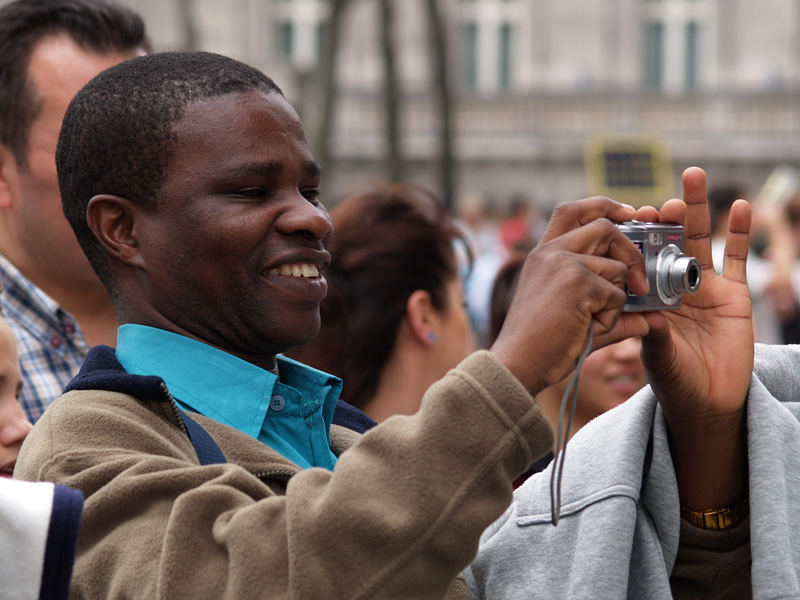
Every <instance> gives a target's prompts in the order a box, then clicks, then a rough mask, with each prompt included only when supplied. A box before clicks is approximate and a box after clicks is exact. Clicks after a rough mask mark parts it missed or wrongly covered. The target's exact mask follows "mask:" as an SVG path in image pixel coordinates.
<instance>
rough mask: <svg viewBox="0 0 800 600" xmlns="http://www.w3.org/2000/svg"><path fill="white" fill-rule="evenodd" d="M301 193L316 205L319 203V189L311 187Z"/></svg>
mask: <svg viewBox="0 0 800 600" xmlns="http://www.w3.org/2000/svg"><path fill="white" fill-rule="evenodd" d="M301 194H303V197H304V198H305V199H306V200H308V201H309V202H311V204H313V205H314V206H317V205H318V204H319V190H318V189H316V188H314V189H310V190H303V191H302V192H301Z"/></svg>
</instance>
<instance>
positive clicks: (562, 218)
mask: <svg viewBox="0 0 800 600" xmlns="http://www.w3.org/2000/svg"><path fill="white" fill-rule="evenodd" d="M57 165H58V173H59V183H60V187H61V192H62V201H63V206H64V211H65V214H66V215H67V218H68V220H69V221H70V223H71V225H72V227H73V229H74V231H75V233H76V235H77V237H78V239H79V242H80V244H81V246H82V248H83V249H84V251H85V252H86V254H87V256H88V258H89V260H90V262H91V263H92V265H93V266H94V268H95V269H96V271H97V272H98V275H99V276H100V278H101V279H102V280H103V281H104V283H105V284H106V285H107V286H108V289H109V291H110V293H111V296H112V298H113V300H114V304H115V308H116V310H117V313H118V316H119V319H120V322H121V323H122V326H121V327H120V331H119V334H118V344H117V348H116V350H113V349H111V348H108V347H97V348H95V349H93V350H92V352H91V353H90V355H89V357H88V358H87V361H86V362H85V363H84V366H83V368H82V370H81V373H80V375H78V377H76V378H75V379H74V380H73V382H72V383H71V384H70V386H69V388H68V391H67V392H66V393H65V394H64V395H62V396H61V397H60V398H59V399H58V400H56V401H55V402H54V403H53V405H52V406H51V407H50V408H49V409H48V411H47V412H46V413H45V415H44V416H43V417H42V418H41V419H40V420H39V421H38V422H37V424H36V425H35V426H34V428H33V430H32V431H31V433H30V435H29V437H28V439H27V440H26V443H25V444H24V446H23V448H22V452H21V454H20V458H19V461H18V463H17V471H16V476H18V477H21V478H24V479H32V480H50V481H55V482H59V483H63V484H66V485H70V486H73V487H75V488H77V489H79V490H81V491H83V493H84V494H85V510H84V517H83V521H82V529H81V536H80V539H79V546H78V557H77V560H76V564H75V575H74V578H73V594H74V595H76V596H80V597H85V598H97V597H123V596H124V597H127V598H138V597H141V598H170V600H174V599H180V598H192V599H194V598H197V597H198V596H205V597H222V596H223V595H224V596H225V597H228V598H253V597H255V596H259V597H265V598H273V597H279V596H280V597H289V596H291V597H297V598H300V597H302V598H328V599H330V598H348V599H349V600H352V599H354V598H379V597H404V598H441V597H445V596H446V597H449V598H456V597H460V598H464V597H466V593H467V592H466V588H465V587H464V584H463V580H460V579H459V577H458V576H459V574H460V573H461V572H462V570H463V569H464V568H466V567H467V566H468V564H469V562H470V561H471V560H472V559H473V558H474V556H475V552H476V550H477V544H478V540H479V537H480V535H481V532H482V531H483V530H484V529H485V528H486V527H488V526H489V525H490V524H491V523H492V522H493V521H494V520H495V519H496V518H497V517H499V516H500V515H501V514H502V512H503V510H505V508H506V507H507V506H508V504H509V502H510V501H511V499H512V482H513V480H514V478H515V477H516V476H517V475H519V474H520V473H522V472H523V471H524V470H525V468H527V466H528V465H529V464H530V463H531V462H532V461H533V460H535V459H536V458H538V457H539V456H541V455H543V454H544V453H545V452H547V451H548V450H549V449H550V448H551V447H552V440H553V437H552V428H551V427H550V425H549V424H548V423H547V421H546V419H545V418H544V416H543V415H542V413H541V411H540V410H539V408H538V407H537V406H536V403H535V401H534V400H533V395H535V394H536V393H537V392H538V391H540V390H541V389H543V388H544V387H547V386H549V385H552V384H553V383H555V382H556V381H558V380H560V379H562V378H563V377H564V376H566V375H567V373H569V372H570V371H571V370H572V369H573V368H574V365H575V361H576V359H577V357H578V356H579V355H580V354H581V352H582V351H583V350H584V348H585V346H586V345H587V341H588V340H589V339H593V340H594V341H593V346H594V347H599V346H601V345H604V344H607V343H612V342H614V341H617V340H620V339H623V338H626V337H630V336H639V335H645V334H647V335H646V336H645V339H644V344H643V353H644V357H645V362H646V364H647V366H648V369H649V374H650V380H651V381H652V382H653V389H654V390H655V393H656V395H657V397H658V400H659V402H660V405H661V406H662V407H663V415H664V417H665V420H664V423H665V427H666V428H667V429H668V431H669V432H670V434H671V439H670V444H671V450H672V453H673V455H674V456H675V477H674V479H673V484H674V485H675V486H676V488H677V490H678V492H677V493H676V495H675V498H674V503H673V504H671V505H670V506H666V507H663V510H664V512H665V513H666V514H667V516H669V515H671V514H672V512H675V513H677V511H678V497H679V498H680V502H681V503H683V504H685V505H687V506H689V507H691V508H693V509H695V510H701V509H703V508H707V507H709V506H732V505H734V504H736V503H739V502H740V501H741V499H742V497H743V496H744V495H745V493H746V492H745V489H746V486H745V476H744V471H745V469H744V466H745V465H744V460H745V458H744V439H745V438H744V406H743V403H744V397H745V394H746V390H747V384H748V382H749V379H750V376H749V372H750V368H751V364H752V330H751V328H750V325H749V315H750V313H749V310H750V307H749V302H748V297H747V292H746V283H745V281H744V261H745V258H746V249H747V237H748V236H747V231H748V225H749V223H748V219H749V212H748V205H747V204H746V203H740V204H736V205H735V206H734V208H733V210H732V213H731V228H730V229H731V233H730V235H729V244H728V251H727V255H726V256H727V258H726V269H725V273H724V275H722V276H719V277H716V278H714V277H713V276H712V275H708V276H707V275H706V271H707V270H708V269H710V259H709V258H708V249H707V247H706V246H707V243H708V218H707V213H704V211H705V189H704V184H703V182H704V175H703V173H702V172H701V171H699V170H690V171H688V172H687V174H686V175H685V177H684V180H685V184H686V201H687V204H686V205H684V203H683V202H681V201H673V202H671V203H668V204H667V205H665V206H664V208H663V209H662V211H661V215H660V217H659V214H658V213H657V211H655V209H643V210H641V211H639V214H638V216H639V217H640V218H642V219H645V220H651V221H652V220H657V219H659V218H661V219H662V220H664V221H666V222H678V223H681V222H684V221H686V223H687V225H688V227H689V233H690V240H691V241H690V246H691V247H690V248H689V249H690V250H692V251H696V254H697V256H698V258H699V259H700V261H701V263H702V264H703V269H704V277H707V281H704V284H703V286H702V289H701V290H700V292H698V294H696V295H695V296H694V297H693V299H692V300H691V301H687V302H686V303H685V304H684V306H683V307H682V308H681V309H680V310H679V311H677V312H676V313H673V314H669V315H664V314H659V313H651V314H647V315H643V314H638V313H626V314H623V313H622V312H621V311H622V308H623V307H624V305H625V300H626V293H625V291H624V289H625V287H626V286H627V287H628V288H630V289H631V291H632V292H633V293H636V294H644V293H646V291H647V280H646V275H645V269H644V261H643V258H642V255H641V253H640V252H639V251H638V250H637V248H636V247H635V246H634V244H633V243H632V242H631V241H630V240H629V239H628V238H627V237H626V236H625V234H624V233H623V232H622V231H620V230H619V228H617V227H616V226H615V225H614V224H613V222H622V221H626V220H629V219H632V218H633V217H634V216H637V215H636V211H635V210H634V209H633V208H632V207H630V206H625V205H621V204H618V203H616V202H614V201H612V200H609V199H606V198H590V199H586V200H583V201H579V202H574V203H567V204H564V205H561V206H560V207H559V209H558V210H557V211H556V213H555V214H554V216H553V218H552V220H551V222H550V224H549V226H548V229H547V232H546V233H545V235H544V241H543V243H541V244H540V245H539V246H538V247H537V248H535V249H534V250H533V251H532V252H531V254H530V255H529V258H528V260H527V261H526V265H525V267H524V269H523V272H522V274H521V277H520V281H519V287H518V290H517V294H516V296H515V299H514V301H513V302H512V306H511V308H510V310H509V313H508V316H507V318H506V324H505V326H504V328H503V330H502V332H501V333H500V335H499V336H498V338H497V340H496V341H495V343H494V344H493V346H492V348H491V349H490V350H489V351H486V350H481V351H478V352H476V353H474V354H472V355H471V356H469V357H468V358H467V359H465V360H464V361H463V362H461V363H460V364H459V365H458V366H457V367H456V368H455V369H453V370H451V371H450V372H449V373H448V374H447V375H446V376H445V377H444V378H443V379H442V380H440V381H439V382H437V383H435V384H433V385H432V386H431V387H430V388H429V390H428V392H427V393H426V395H425V397H424V399H423V401H422V405H421V407H420V409H419V411H418V412H417V413H416V414H415V415H410V416H395V417H391V418H389V419H387V420H386V422H385V423H382V424H380V425H378V426H376V427H374V428H373V429H371V430H370V431H369V432H367V433H366V434H364V435H363V436H360V437H359V436H358V435H356V434H355V433H353V432H349V433H348V432H347V431H343V430H342V429H341V428H339V427H337V426H336V425H331V423H330V419H331V416H332V413H333V410H332V409H333V405H334V404H335V401H336V397H337V393H338V386H339V385H340V384H339V383H337V380H335V379H332V378H330V377H326V376H325V375H324V374H320V373H319V372H315V371H313V370H311V369H309V368H308V367H305V366H303V365H301V364H299V363H296V362H293V361H290V360H288V359H285V358H283V357H281V356H280V354H281V353H282V352H283V351H285V350H287V349H289V348H291V347H292V346H294V345H296V344H301V343H303V342H305V341H307V340H309V339H311V338H312V337H313V336H314V335H316V333H317V331H318V329H319V306H320V302H321V300H322V298H323V297H324V295H325V287H326V284H325V279H324V271H325V267H326V265H327V264H328V261H329V256H328V253H327V251H326V243H327V242H328V240H329V237H330V235H331V234H332V231H331V229H332V228H331V221H330V218H329V216H328V214H327V212H326V211H325V209H324V207H323V206H322V205H321V204H320V203H319V199H318V195H319V185H320V171H319V168H318V167H317V166H316V163H314V162H313V159H312V157H311V153H310V150H309V147H308V143H307V141H306V139H305V135H304V132H303V127H302V124H301V122H300V120H299V117H298V116H297V113H296V112H295V111H294V110H293V108H292V107H291V106H290V105H289V103H288V102H287V101H286V99H285V98H284V96H283V94H282V93H281V91H280V90H279V89H278V87H277V86H276V85H275V84H274V82H272V81H271V80H270V79H269V78H268V77H266V76H265V75H264V74H263V73H260V72H259V71H257V70H255V69H253V68H251V67H249V66H247V65H243V64H242V63H239V62H238V61H235V60H233V59H229V58H226V57H222V56H219V55H214V54H209V53H202V52H195V53H165V54H154V55H150V56H147V57H140V58H135V59H132V60H130V61H126V62H124V63H122V64H120V65H118V66H116V67H112V68H110V69H108V70H106V71H104V72H103V73H101V74H100V75H98V76H97V77H95V78H94V79H93V80H92V81H91V82H90V83H89V84H87V86H86V87H84V88H83V89H82V90H81V91H80V92H79V93H78V95H77V96H76V97H75V99H74V100H73V101H72V103H71V104H70V107H69V109H68V110H67V113H66V116H65V118H64V124H63V127H62V131H61V135H60V138H59V145H58V150H57ZM704 215H705V216H704ZM590 331H591V332H592V335H590V333H589V332H590ZM648 332H649V333H648ZM748 340H750V343H749V344H748V343H747V342H748ZM732 348H733V349H734V351H733V352H732ZM723 353H724V355H725V356H724V358H725V360H722V358H723V356H722V354H723ZM568 472H569V471H568ZM554 531H558V532H561V533H564V534H567V535H569V534H570V532H569V531H568V530H565V529H563V528H561V529H555V530H554ZM536 550H537V551H541V552H545V551H546V548H537V549H536ZM704 557H705V555H704ZM608 558H609V559H611V557H608ZM701 560H703V557H701V558H698V559H696V561H695V562H698V561H701ZM536 592H541V593H543V594H545V595H547V594H548V588H547V587H546V586H542V587H541V588H533V589H531V590H529V593H528V594H527V595H530V594H532V593H536Z"/></svg>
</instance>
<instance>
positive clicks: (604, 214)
mask: <svg viewBox="0 0 800 600" xmlns="http://www.w3.org/2000/svg"><path fill="white" fill-rule="evenodd" d="M635 214H636V210H635V209H634V208H633V207H632V206H629V205H627V204H620V203H619V202H616V201H614V200H612V199H611V198H604V197H602V196H594V197H592V198H585V199H583V200H578V201H576V202H563V203H561V204H559V205H558V206H556V208H555V209H554V210H553V214H552V216H551V217H550V222H549V223H548V225H547V229H546V230H545V232H544V234H543V235H542V242H547V241H550V240H552V239H554V238H556V237H558V236H560V235H564V234H565V233H567V232H568V231H571V230H573V229H577V228H579V227H582V226H583V225H586V224H587V223H590V222H592V221H594V220H595V219H601V218H606V219H609V220H610V221H614V222H617V223H619V222H622V221H627V220H630V219H632V218H633V217H634V215H635Z"/></svg>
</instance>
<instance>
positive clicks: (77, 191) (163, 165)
mask: <svg viewBox="0 0 800 600" xmlns="http://www.w3.org/2000/svg"><path fill="white" fill-rule="evenodd" d="M249 90H257V91H262V92H265V93H271V92H277V93H279V94H281V95H282V94H283V93H282V92H281V90H280V89H279V88H278V86H277V85H275V83H274V82H273V81H272V79H270V78H269V77H267V76H266V75H264V74H263V73H262V72H261V71H258V70H257V69H254V68H253V67H250V66H248V65H246V64H244V63H241V62H239V61H237V60H234V59H232V58H228V57H225V56H220V55H219V54H212V53H209V52H165V53H161V54H151V55H148V56H140V57H137V58H133V59H130V60H127V61H125V62H123V63H120V64H118V65H116V66H114V67H111V68H110V69H107V70H105V71H103V72H102V73H100V74H99V75H97V76H96V77H95V78H94V79H92V80H91V81H90V82H89V83H87V84H86V86H84V88H83V89H82V90H81V91H80V92H78V94H77V95H76V96H75V98H73V100H72V102H70V105H69V107H68V108H67V112H66V115H65V116H64V122H63V124H62V127H61V134H60V135H59V138H58V146H57V148H56V167H57V170H58V184H59V187H60V190H61V204H62V207H63V209H64V214H65V215H66V217H67V220H68V221H69V223H70V225H71V226H72V229H73V231H74V232H75V235H76V237H77V238H78V242H79V243H80V245H81V248H83V251H84V253H85V254H86V256H87V258H88V259H89V262H91V264H92V266H93V268H94V269H95V271H96V272H97V274H98V276H99V277H100V279H101V281H103V283H104V284H105V285H106V287H108V288H109V289H110V290H111V291H112V294H113V289H111V288H112V287H113V286H112V282H111V281H110V272H109V269H108V261H107V257H106V255H105V252H104V251H103V250H102V248H101V247H100V246H99V244H98V242H97V240H96V239H95V237H94V235H93V234H92V232H91V230H90V229H89V226H88V224H87V221H86V209H87V206H88V204H89V200H91V198H92V197H93V196H95V195H97V194H114V195H117V196H121V197H123V198H126V199H128V200H129V201H131V202H135V203H136V204H138V205H140V206H143V207H145V208H146V209H152V208H153V207H155V206H156V203H157V195H158V192H159V190H160V189H161V186H162V185H163V183H164V179H165V176H166V173H167V169H168V167H169V163H170V160H171V159H172V156H173V153H174V150H175V146H176V143H177V139H176V135H175V132H174V128H175V125H176V124H177V123H178V122H179V121H180V120H181V119H182V118H183V115H184V113H185V110H186V108H187V106H188V105H190V104H193V103H195V102H199V101H203V100H208V99H211V98H216V97H218V96H223V95H226V94H230V93H234V92H244V91H249Z"/></svg>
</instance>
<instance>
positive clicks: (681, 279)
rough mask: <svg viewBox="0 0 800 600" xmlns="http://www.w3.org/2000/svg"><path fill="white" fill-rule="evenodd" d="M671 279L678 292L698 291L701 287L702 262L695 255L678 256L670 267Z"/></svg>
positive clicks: (674, 288) (671, 283)
mask: <svg viewBox="0 0 800 600" xmlns="http://www.w3.org/2000/svg"><path fill="white" fill-rule="evenodd" d="M669 280H670V287H671V288H672V289H673V290H674V291H675V293H676V294H686V293H687V292H696V291H697V289H698V288H699V287H700V263H698V262H697V259H696V258H694V257H693V256H685V255H680V256H678V257H676V258H675V262H673V263H672V267H671V268H670V274H669Z"/></svg>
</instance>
